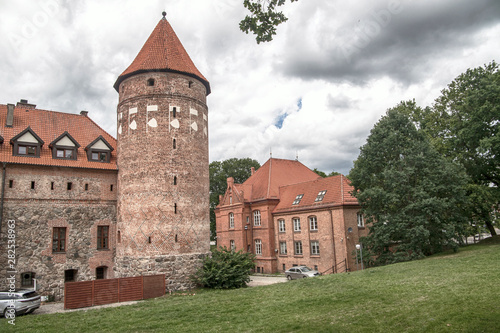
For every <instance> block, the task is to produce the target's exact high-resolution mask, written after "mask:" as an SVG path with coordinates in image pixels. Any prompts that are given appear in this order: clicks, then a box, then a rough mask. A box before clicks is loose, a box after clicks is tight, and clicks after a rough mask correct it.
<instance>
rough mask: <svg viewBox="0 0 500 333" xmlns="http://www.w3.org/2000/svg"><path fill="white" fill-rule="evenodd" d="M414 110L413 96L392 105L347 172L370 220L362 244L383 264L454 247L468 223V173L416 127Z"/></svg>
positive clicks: (416, 109)
mask: <svg viewBox="0 0 500 333" xmlns="http://www.w3.org/2000/svg"><path fill="white" fill-rule="evenodd" d="M415 112H421V110H418V107H417V106H416V105H415V102H412V101H409V102H402V103H400V104H399V105H397V106H396V107H395V108H392V109H389V110H388V111H387V113H386V115H385V116H384V117H382V119H381V120H380V121H379V122H378V123H377V124H375V126H374V127H373V129H372V130H371V132H370V135H369V137H368V139H367V142H366V144H365V145H364V146H363V147H361V152H360V155H359V157H358V159H357V160H356V161H355V162H354V167H353V169H352V170H351V172H350V174H349V176H350V179H351V184H352V185H353V187H354V191H353V194H354V195H355V196H356V198H357V199H358V201H359V203H360V204H361V207H362V212H363V214H364V215H365V217H366V220H367V222H368V223H372V225H371V226H370V228H369V229H370V231H369V235H368V237H366V238H365V239H364V240H363V244H364V246H365V247H366V248H367V249H368V250H369V251H370V253H371V255H373V256H374V257H375V258H376V262H377V263H380V264H386V263H392V262H397V261H405V260H411V259H416V258H420V257H422V256H424V255H430V254H432V253H436V252H440V251H442V250H443V249H445V248H454V249H456V248H457V246H458V245H457V241H461V239H462V236H463V234H464V231H465V229H466V227H467V218H466V215H465V214H464V209H465V203H466V198H465V185H466V184H467V177H466V175H465V172H464V170H463V168H462V167H461V166H460V165H458V164H457V163H454V162H452V161H449V160H447V159H445V158H443V157H442V156H441V155H440V154H439V153H438V152H437V151H436V150H435V149H434V148H433V147H432V146H431V144H430V142H429V140H428V138H427V137H426V135H425V134H424V133H422V131H419V130H417V128H416V126H415V125H414V124H413V123H412V122H411V121H410V119H409V117H408V114H409V113H415Z"/></svg>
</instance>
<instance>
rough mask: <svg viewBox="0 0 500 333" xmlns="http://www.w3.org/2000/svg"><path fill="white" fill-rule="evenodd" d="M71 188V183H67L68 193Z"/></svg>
mask: <svg viewBox="0 0 500 333" xmlns="http://www.w3.org/2000/svg"><path fill="white" fill-rule="evenodd" d="M72 187H73V183H72V182H68V187H67V189H68V191H71V188H72Z"/></svg>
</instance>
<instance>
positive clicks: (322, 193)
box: [314, 190, 326, 202]
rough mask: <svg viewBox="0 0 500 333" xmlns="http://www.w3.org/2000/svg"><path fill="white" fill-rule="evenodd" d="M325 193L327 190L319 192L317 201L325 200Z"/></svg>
mask: <svg viewBox="0 0 500 333" xmlns="http://www.w3.org/2000/svg"><path fill="white" fill-rule="evenodd" d="M325 194H326V190H324V191H320V192H319V193H318V196H317V197H316V199H315V200H314V201H315V202H318V201H323V198H324V197H325Z"/></svg>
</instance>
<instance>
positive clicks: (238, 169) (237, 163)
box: [209, 158, 260, 239]
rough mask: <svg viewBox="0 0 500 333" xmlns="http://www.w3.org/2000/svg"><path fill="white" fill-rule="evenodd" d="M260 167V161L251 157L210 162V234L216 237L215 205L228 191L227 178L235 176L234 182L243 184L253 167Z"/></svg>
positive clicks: (212, 237)
mask: <svg viewBox="0 0 500 333" xmlns="http://www.w3.org/2000/svg"><path fill="white" fill-rule="evenodd" d="M252 167H254V168H255V170H257V169H259V168H260V164H259V162H257V161H256V160H253V159H251V158H230V159H228V160H225V161H213V162H212V163H210V166H209V171H210V234H211V239H214V237H215V212H214V209H215V207H216V206H217V205H218V204H219V195H222V194H224V193H225V192H226V188H227V178H229V177H233V178H234V182H235V183H238V184H241V183H243V182H245V180H247V179H248V178H249V177H250V176H251V175H252V174H251V168H252Z"/></svg>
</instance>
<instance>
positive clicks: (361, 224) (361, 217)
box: [357, 213, 365, 228]
mask: <svg viewBox="0 0 500 333" xmlns="http://www.w3.org/2000/svg"><path fill="white" fill-rule="evenodd" d="M357 215H358V227H360V228H363V227H364V226H365V221H364V219H363V215H362V214H361V213H358V214H357Z"/></svg>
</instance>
